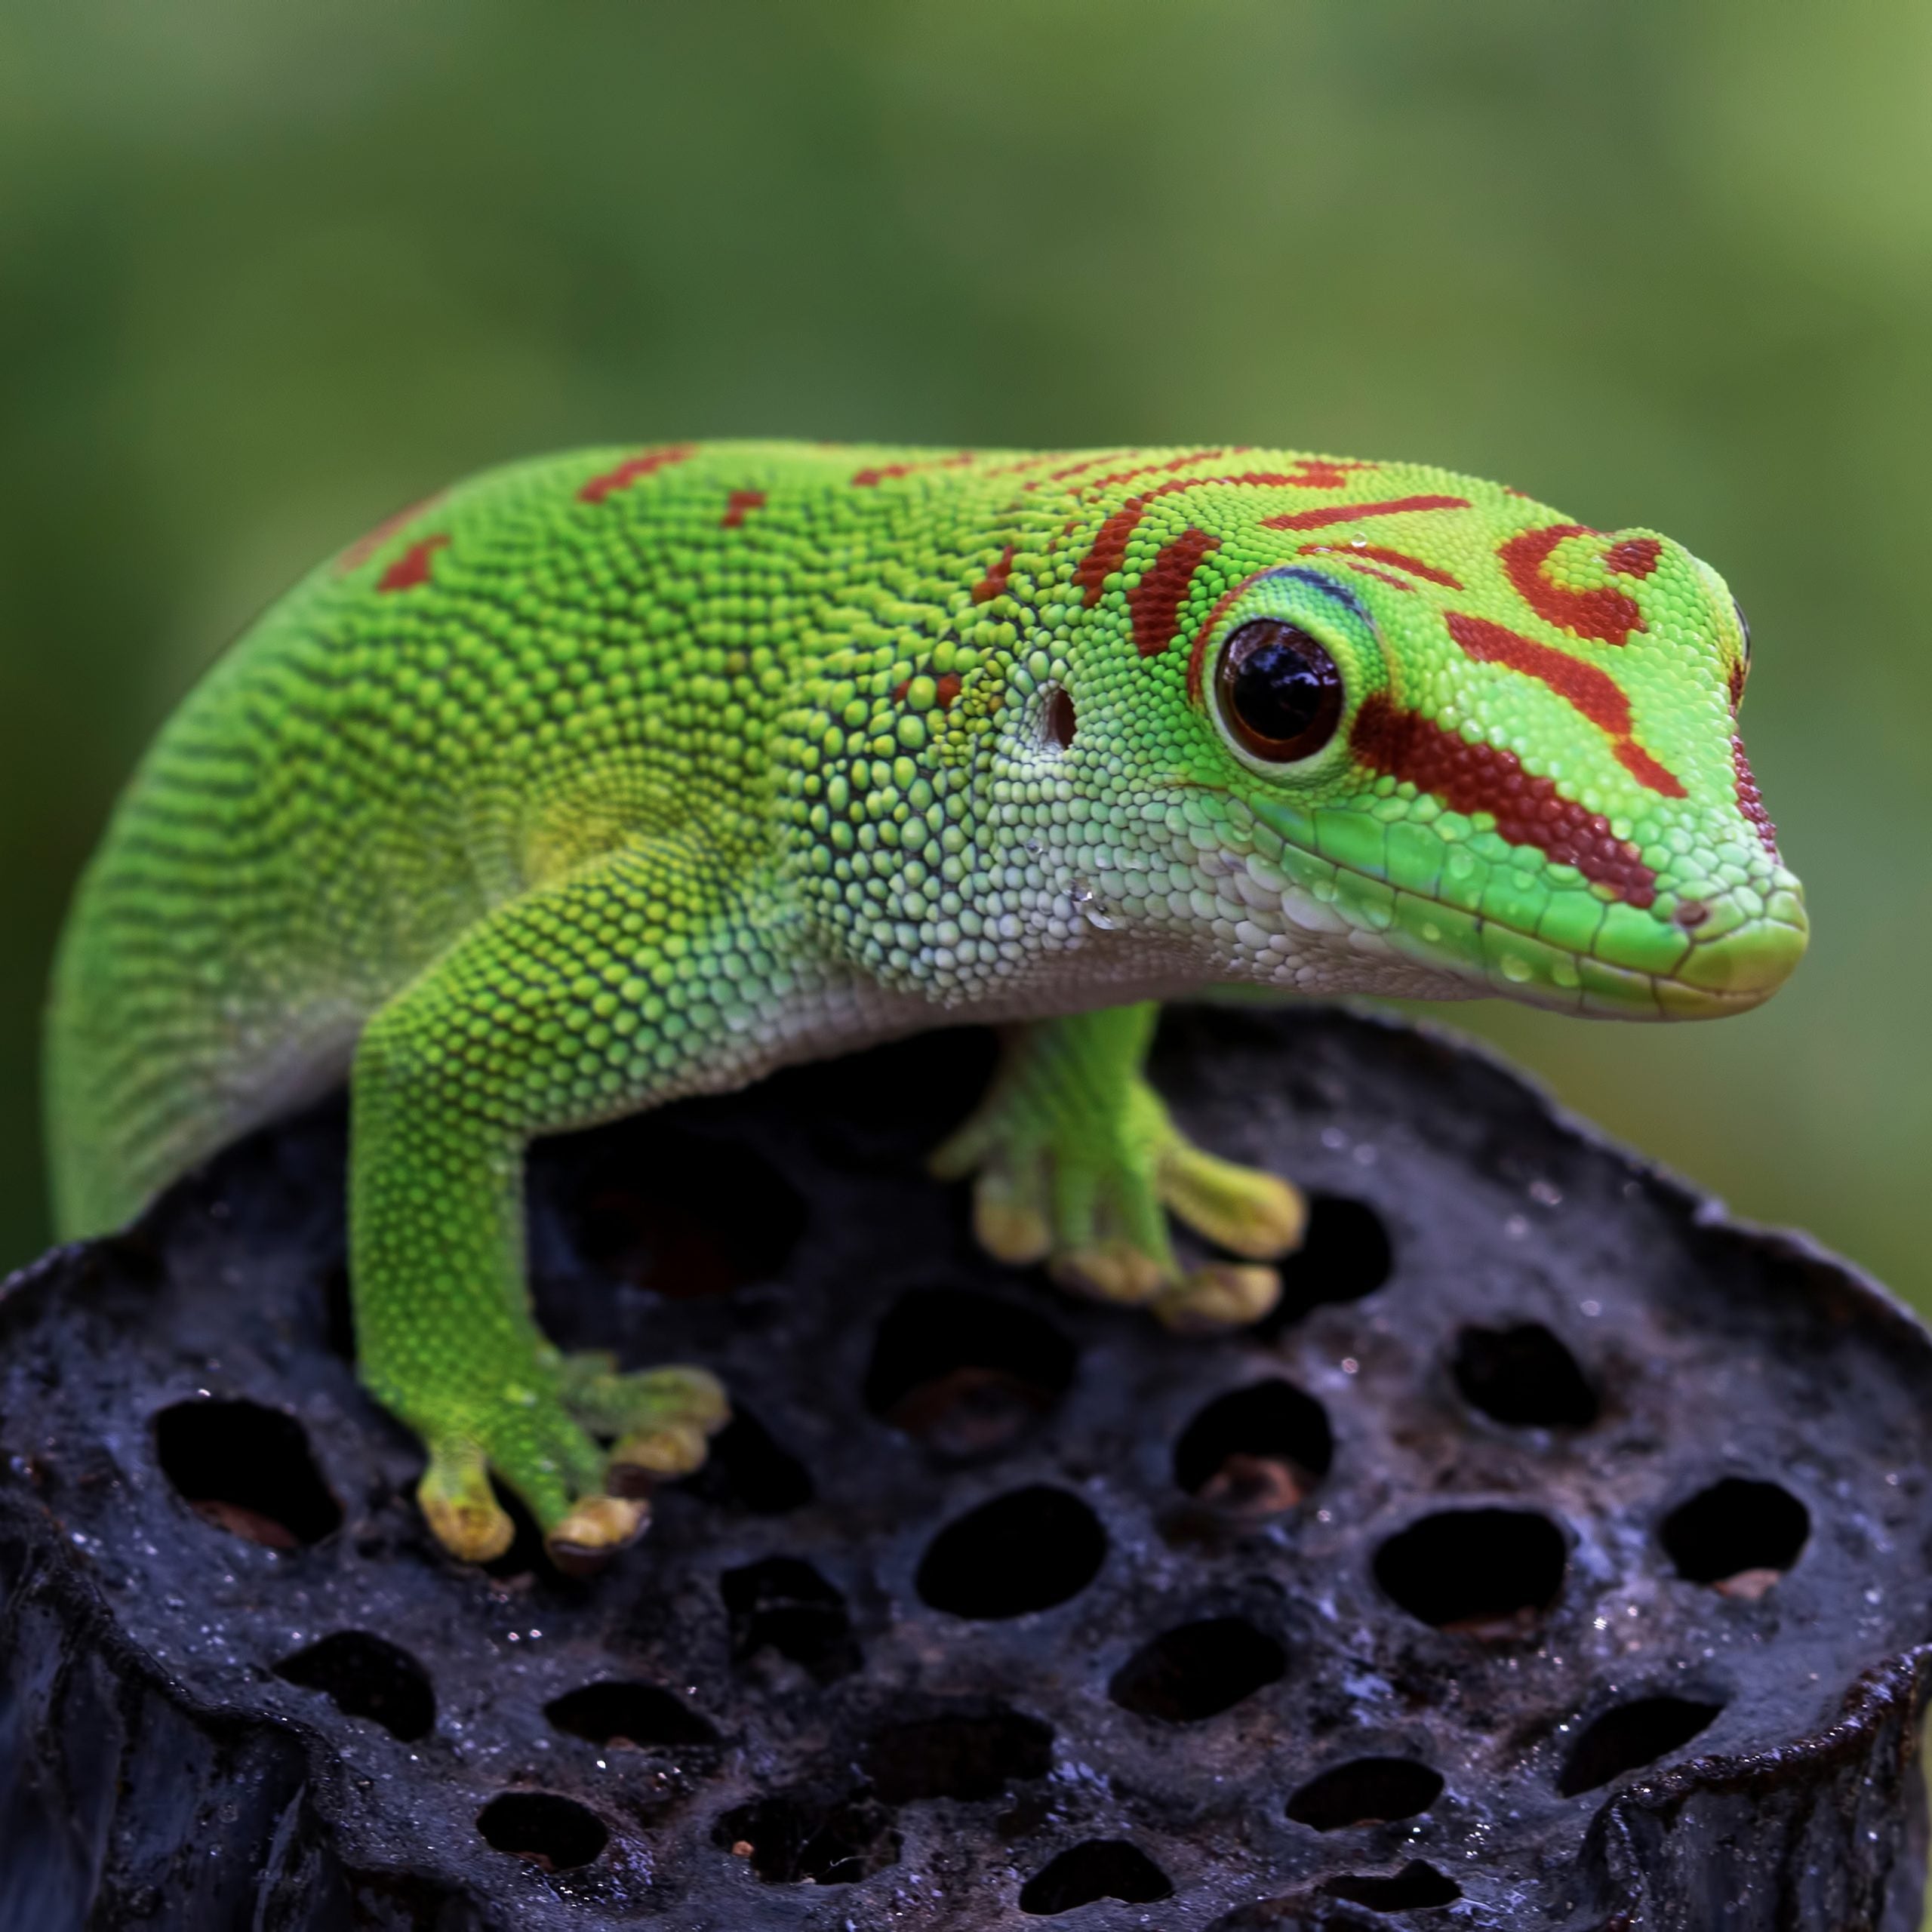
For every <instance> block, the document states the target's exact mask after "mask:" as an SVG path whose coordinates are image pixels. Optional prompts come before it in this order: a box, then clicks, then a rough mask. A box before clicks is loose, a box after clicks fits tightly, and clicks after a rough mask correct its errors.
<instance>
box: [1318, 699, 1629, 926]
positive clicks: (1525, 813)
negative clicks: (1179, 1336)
mask: <svg viewBox="0 0 1932 1932" xmlns="http://www.w3.org/2000/svg"><path fill="white" fill-rule="evenodd" d="M1349 749H1351V750H1352V752H1354V753H1355V756H1356V757H1357V758H1359V759H1361V761H1362V762H1363V764H1366V765H1367V766H1368V767H1369V768H1370V769H1371V771H1379V772H1381V773H1383V774H1385V775H1386V776H1387V777H1391V778H1393V779H1395V780H1398V782H1401V783H1408V784H1411V785H1414V786H1415V787H1416V788H1417V790H1418V791H1423V792H1429V793H1431V794H1432V795H1433V796H1435V797H1436V798H1440V799H1441V801H1443V803H1444V804H1446V805H1447V806H1448V807H1449V808H1450V809H1451V811H1458V812H1463V813H1466V814H1471V815H1473V814H1475V813H1478V812H1487V813H1488V814H1491V817H1494V820H1495V821H1496V829H1497V832H1499V833H1500V835H1501V836H1502V837H1503V838H1506V839H1507V840H1508V841H1509V843H1510V844H1512V845H1533V846H1534V847H1535V848H1537V850H1538V851H1540V852H1542V853H1543V854H1546V856H1547V857H1549V858H1550V859H1551V860H1553V861H1555V863H1558V864H1559V865H1566V866H1575V867H1576V868H1577V870H1578V871H1579V872H1581V873H1582V874H1583V876H1584V877H1585V878H1586V879H1589V880H1590V881H1592V883H1593V884H1598V885H1604V886H1607V887H1609V888H1610V889H1611V891H1612V892H1614V894H1616V895H1617V897H1618V898H1619V899H1621V900H1624V901H1625V902H1626V903H1627V904H1629V905H1632V906H1638V907H1640V908H1641V907H1643V906H1649V905H1651V903H1654V901H1655V900H1656V898H1657V875H1656V873H1654V872H1652V871H1651V869H1650V867H1649V866H1647V865H1645V864H1644V862H1643V860H1642V859H1641V857H1639V855H1638V851H1637V848H1636V847H1635V846H1634V845H1633V844H1631V843H1630V842H1629V840H1628V839H1623V838H1618V837H1617V835H1616V834H1615V833H1614V832H1613V831H1612V830H1611V826H1610V821H1609V820H1608V819H1607V818H1605V817H1604V816H1603V815H1602V814H1601V813H1592V812H1589V811H1585V810H1584V808H1583V807H1582V806H1581V805H1580V804H1577V801H1575V800H1574V798H1564V796H1563V795H1562V794H1561V792H1558V790H1557V789H1556V786H1555V783H1554V781H1553V780H1550V779H1548V778H1539V777H1534V776H1533V775H1532V774H1531V773H1529V772H1527V771H1524V769H1523V764H1522V761H1521V759H1520V758H1518V757H1517V756H1516V755H1515V752H1506V751H1502V750H1499V749H1497V747H1496V746H1494V745H1484V744H1472V743H1470V742H1469V740H1467V739H1466V738H1465V737H1462V736H1461V735H1460V734H1459V733H1457V732H1454V731H1444V729H1443V728H1442V727H1441V725H1439V724H1436V723H1435V722H1434V721H1432V719H1429V718H1425V717H1423V715H1422V714H1421V713H1420V712H1415V711H1404V710H1403V709H1401V707H1400V706H1397V705H1395V704H1394V703H1391V702H1390V700H1389V698H1388V697H1386V695H1385V694H1383V693H1382V692H1380V691H1377V692H1374V693H1373V694H1371V695H1370V696H1369V697H1367V698H1366V699H1364V700H1363V702H1362V706H1361V709H1360V710H1359V711H1358V712H1356V714H1355V724H1354V726H1353V728H1352V730H1351V731H1350V732H1349Z"/></svg>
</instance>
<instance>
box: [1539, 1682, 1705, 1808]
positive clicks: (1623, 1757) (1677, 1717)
mask: <svg viewBox="0 0 1932 1932" xmlns="http://www.w3.org/2000/svg"><path fill="white" fill-rule="evenodd" d="M1722 1709H1724V1706H1722V1705H1721V1704H1707V1703H1700V1702H1698V1701H1697V1700H1696V1699H1694V1698H1690V1697H1637V1698H1633V1699H1632V1700H1631V1702H1630V1703H1627V1704H1618V1705H1616V1706H1614V1707H1613V1708H1612V1709H1609V1710H1607V1711H1605V1712H1604V1714H1603V1715H1602V1716H1601V1717H1600V1718H1597V1719H1595V1721H1594V1722H1592V1724H1590V1726H1589V1728H1588V1729H1587V1730H1585V1731H1584V1733H1583V1736H1582V1737H1580V1738H1578V1739H1577V1742H1576V1743H1575V1744H1574V1745H1573V1746H1571V1752H1570V1755H1569V1756H1568V1757H1567V1758H1565V1759H1564V1764H1563V1770H1562V1773H1561V1775H1560V1776H1559V1777H1558V1779H1557V1780H1556V1789H1557V1790H1558V1792H1559V1793H1561V1795H1562V1796H1564V1797H1565V1798H1574V1797H1575V1796H1576V1795H1577V1794H1578V1792H1585V1791H1595V1789H1597V1787H1598V1786H1599V1785H1605V1784H1607V1783H1609V1782H1610V1781H1611V1779H1612V1778H1616V1777H1622V1776H1623V1774H1624V1773H1625V1772H1626V1771H1634V1770H1637V1769H1638V1768H1639V1767H1641V1766H1642V1765H1644V1764H1655V1763H1656V1762H1657V1760H1658V1759H1659V1758H1661V1757H1663V1756H1664V1755H1666V1753H1667V1752H1672V1751H1675V1750H1676V1749H1678V1748H1679V1747H1680V1746H1683V1745H1686V1744H1688V1743H1690V1740H1691V1739H1692V1738H1694V1737H1696V1736H1697V1734H1698V1733H1699V1732H1700V1731H1701V1730H1705V1729H1706V1728H1708V1727H1709V1724H1710V1722H1711V1721H1712V1718H1715V1716H1716V1715H1717V1714H1718V1712H1720V1711H1721V1710H1722Z"/></svg>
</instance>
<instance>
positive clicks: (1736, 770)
mask: <svg viewBox="0 0 1932 1932" xmlns="http://www.w3.org/2000/svg"><path fill="white" fill-rule="evenodd" d="M1730 768H1731V771H1732V773H1733V774H1734V777H1735V780H1736V782H1737V809H1738V810H1739V811H1740V812H1742V813H1743V814H1744V816H1745V817H1746V818H1747V819H1749V820H1750V821H1751V826H1752V829H1753V830H1754V831H1755V832H1756V833H1757V835H1758V844H1761V846H1763V847H1764V850H1765V851H1767V852H1768V853H1770V855H1771V857H1773V858H1774V859H1775V858H1776V857H1777V855H1778V829H1777V826H1774V824H1773V823H1771V815H1770V813H1769V812H1767V811H1765V809H1764V799H1763V798H1761V796H1760V795H1758V781H1757V780H1756V779H1755V778H1754V777H1752V774H1751V761H1750V760H1749V758H1746V756H1745V755H1744V740H1743V739H1742V738H1733V739H1732V740H1731V741H1730Z"/></svg>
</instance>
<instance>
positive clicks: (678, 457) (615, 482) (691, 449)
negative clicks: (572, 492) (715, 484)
mask: <svg viewBox="0 0 1932 1932" xmlns="http://www.w3.org/2000/svg"><path fill="white" fill-rule="evenodd" d="M696 454H697V444H695V443H672V444H670V445H668V446H667V447H666V448H663V449H661V450H646V451H645V452H644V453H643V454H641V456H632V457H626V458H625V459H624V460H623V462H622V463H619V464H618V465H617V467H616V468H615V469H607V470H605V472H604V473H603V475H601V476H593V477H592V478H591V479H590V481H589V482H588V483H586V484H585V485H583V488H581V489H580V490H579V491H577V501H578V502H579V503H601V502H602V501H603V500H604V499H605V497H608V496H609V495H610V494H611V493H612V491H617V490H622V489H625V488H628V487H629V485H632V484H633V483H635V482H636V481H638V478H640V477H645V476H649V475H652V474H654V472H656V471H657V470H660V469H667V468H669V466H670V465H671V464H672V463H683V462H685V461H687V460H688V459H689V458H691V457H693V456H695V455H696Z"/></svg>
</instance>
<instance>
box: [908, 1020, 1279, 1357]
mask: <svg viewBox="0 0 1932 1932" xmlns="http://www.w3.org/2000/svg"><path fill="white" fill-rule="evenodd" d="M1157 1018H1158V1008H1156V1007H1155V1006H1153V1005H1152V1004H1144V1005H1137V1006H1127V1007H1113V1008H1107V1009H1106V1010H1105V1011H1102V1012H1098V1013H1087V1014H1075V1015H1072V1016H1071V1017H1067V1018H1064V1019H1058V1020H1041V1021H1037V1022H1035V1023H1031V1024H1029V1025H1027V1026H1020V1027H1016V1028H1014V1029H1011V1031H1010V1032H1008V1035H1007V1038H1006V1041H1005V1048H1004V1054H1003V1056H1002V1058H1001V1065H1000V1069H999V1072H998V1074H997V1075H996V1076H995V1078H994V1081H993V1084H992V1088H991V1089H990V1090H989V1092H988V1094H987V1095H986V1099H985V1100H984V1101H983V1103H981V1105H980V1108H979V1109H978V1110H977V1112H975V1113H974V1115H973V1116H972V1118H971V1119H969V1120H968V1121H967V1122H966V1123H965V1124H964V1126H963V1127H961V1128H960V1129H959V1131H958V1132H957V1133H956V1134H954V1135H953V1136H952V1138H951V1139H950V1140H948V1141H946V1143H945V1144H944V1145H943V1146H941V1147H940V1149H938V1151H937V1152H936V1153H935V1154H934V1155H933V1157H932V1168H933V1171H934V1173H935V1174H937V1175H938V1176H940V1178H942V1179H946V1180H956V1179H961V1178H963V1177H965V1176H967V1175H968V1174H971V1175H974V1177H975V1181H974V1229H975V1232H977V1235H978V1236H979V1238H980V1244H981V1245H982V1246H983V1247H985V1248H986V1250H987V1251H988V1252H989V1253H990V1254H992V1255H994V1256H995V1257H997V1258H998V1259H999V1260H1003V1261H1009V1262H1013V1263H1031V1262H1036V1261H1044V1262H1045V1263H1047V1266H1048V1270H1049V1272H1051V1274H1052V1275H1053V1276H1054V1279H1055V1280H1056V1281H1058V1282H1060V1284H1061V1285H1062V1286H1063V1287H1067V1288H1069V1289H1072V1291H1075V1293H1078V1294H1088V1295H1092V1296H1095V1297H1098V1298H1100V1299H1101V1300H1107V1301H1117V1302H1122V1303H1137V1304H1144V1305H1146V1306H1149V1307H1151V1308H1152V1309H1153V1311H1154V1312H1155V1313H1156V1314H1157V1315H1159V1316H1160V1318H1161V1319H1162V1320H1163V1321H1165V1322H1167V1323H1168V1324H1169V1325H1170V1326H1171V1327H1175V1328H1179V1329H1211V1328H1224V1327H1236V1326H1238V1325H1240V1324H1243V1323H1245V1322H1249V1321H1255V1320H1257V1318H1260V1316H1261V1315H1265V1314H1266V1312H1268V1310H1269V1309H1270V1308H1271V1307H1272V1306H1274V1303H1275V1300H1276V1298H1277V1297H1278V1295H1279V1294H1280V1292H1281V1280H1280V1277H1279V1276H1278V1275H1277V1274H1276V1272H1275V1270H1274V1269H1272V1268H1269V1267H1266V1266H1260V1265H1257V1264H1259V1263H1265V1262H1266V1261H1269V1260H1273V1259H1275V1258H1276V1257H1279V1256H1281V1255H1282V1254H1287V1252H1289V1251H1291V1249H1292V1248H1294V1247H1295V1246H1296V1245H1297V1244H1298V1243H1299V1242H1300V1239H1301V1235H1302V1229H1303V1224H1304V1222H1305V1220H1306V1210H1305V1208H1304V1207H1303V1202H1302V1199H1301V1197H1300V1195H1299V1194H1298V1193H1297V1192H1296V1191H1295V1189H1294V1188H1292V1187H1291V1186H1289V1185H1288V1183H1287V1182H1286V1181H1284V1180H1281V1178H1280V1177H1278V1176H1277V1175H1275V1174H1266V1173H1263V1172H1262V1171H1260V1170H1258V1169H1256V1168H1244V1167H1241V1166H1238V1164H1235V1162H1233V1161H1224V1160H1222V1159H1220V1158H1218V1157H1217V1155H1212V1154H1209V1153H1207V1152H1204V1150H1203V1149H1200V1148H1198V1147H1196V1146H1194V1144H1193V1143H1192V1142H1191V1141H1189V1140H1188V1139H1187V1138H1186V1136H1185V1135H1184V1134H1182V1132H1181V1131H1180V1128H1177V1126H1176V1125H1175V1124H1174V1120H1173V1118H1172V1116H1171V1115H1170V1114H1169V1113H1168V1109H1167V1108H1166V1106H1165V1105H1164V1103H1162V1101H1161V1098H1160V1096H1159V1095H1158V1094H1156V1093H1155V1091H1154V1090H1153V1088H1152V1087H1150V1086H1149V1084H1148V1083H1147V1081H1146V1078H1144V1077H1143V1075H1142V1073H1141V1071H1140V1068H1141V1063H1142V1062H1143V1060H1144V1058H1145V1057H1146V1050H1147V1045H1148V1042H1149V1040H1150V1038H1152V1033H1153V1029H1154V1025H1155V1020H1157ZM1170 1213H1171V1214H1174V1215H1177V1217H1179V1218H1180V1220H1183V1221H1184V1222H1186V1223H1187V1225H1188V1226H1190V1227H1192V1228H1193V1229H1195V1231H1196V1232H1198V1233H1200V1234H1201V1235H1204V1236H1205V1237H1206V1238H1207V1239H1208V1240H1210V1241H1214V1242H1215V1243H1217V1244H1218V1245H1219V1246H1220V1247H1225V1248H1227V1249H1229V1250H1230V1251H1232V1253H1234V1254H1237V1255H1239V1256H1241V1257H1243V1260H1241V1261H1239V1262H1229V1261H1211V1262H1208V1263H1204V1264H1203V1265H1202V1266H1199V1267H1198V1268H1195V1269H1191V1270H1183V1269H1182V1268H1181V1266H1180V1263H1179V1261H1178V1260H1177V1257H1176V1256H1175V1254H1174V1245H1173V1243H1172V1241H1171V1239H1170V1238H1169V1235H1168V1225H1167V1216H1168V1214H1170Z"/></svg>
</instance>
